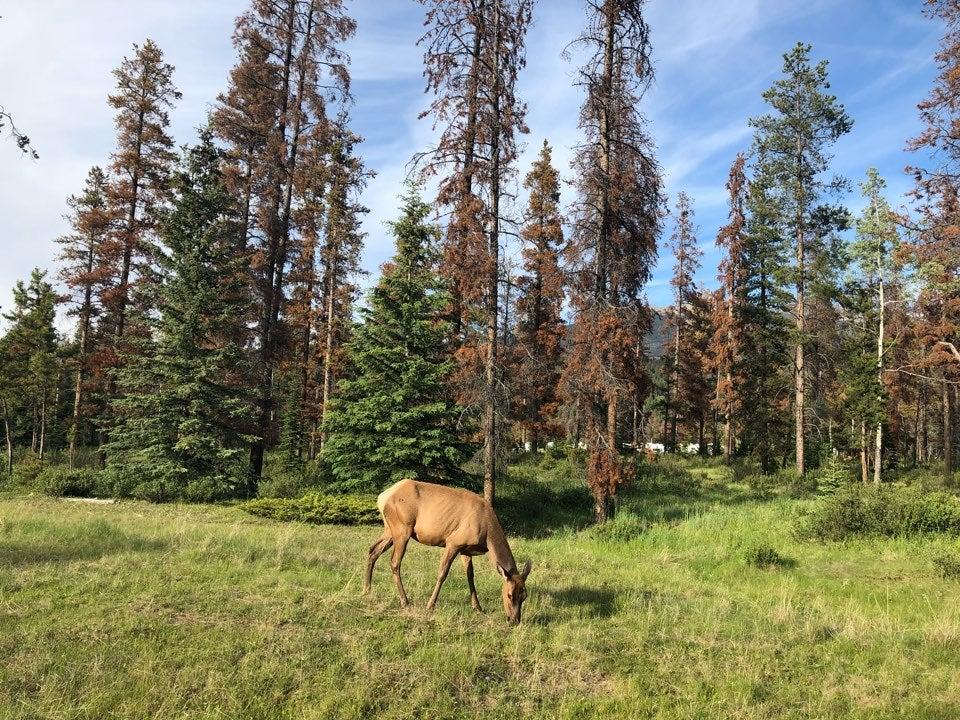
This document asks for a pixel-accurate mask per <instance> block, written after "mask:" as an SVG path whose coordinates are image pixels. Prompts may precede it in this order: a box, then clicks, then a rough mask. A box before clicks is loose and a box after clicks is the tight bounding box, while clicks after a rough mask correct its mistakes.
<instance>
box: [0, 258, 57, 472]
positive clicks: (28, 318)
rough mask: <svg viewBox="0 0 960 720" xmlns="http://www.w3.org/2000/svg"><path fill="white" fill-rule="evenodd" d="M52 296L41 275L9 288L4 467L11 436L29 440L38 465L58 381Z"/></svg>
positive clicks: (0, 377) (3, 350)
mask: <svg viewBox="0 0 960 720" xmlns="http://www.w3.org/2000/svg"><path fill="white" fill-rule="evenodd" d="M56 303H57V296H56V294H55V293H54V291H53V286H52V285H51V284H50V283H48V282H47V280H46V273H45V272H41V271H40V270H38V269H35V270H33V272H31V273H30V282H29V283H26V284H25V283H24V282H23V281H22V280H21V281H18V282H17V284H16V285H15V286H14V288H13V308H12V309H11V311H10V312H9V313H6V314H4V316H3V317H4V318H5V319H6V320H7V321H9V323H10V328H9V329H8V330H7V332H6V334H5V335H4V336H3V338H2V340H0V345H2V347H0V358H2V359H3V365H4V367H3V370H2V373H0V381H2V382H3V391H2V393H3V396H2V398H0V400H2V404H3V414H4V420H5V425H6V434H7V444H8V448H7V449H8V462H9V457H10V456H11V455H12V447H13V444H14V443H15V440H16V437H17V435H21V436H25V437H29V439H30V450H31V452H34V453H36V454H37V455H38V456H39V459H40V460H41V461H42V460H43V457H44V453H45V451H46V448H47V444H48V443H47V437H48V429H49V426H50V422H51V419H52V418H53V416H54V412H53V410H54V401H55V396H56V390H57V386H58V384H59V378H60V364H61V363H60V356H59V348H58V344H57V332H56V329H55V328H54V325H53V322H54V317H55V313H56V310H55V308H56Z"/></svg>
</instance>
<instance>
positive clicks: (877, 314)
mask: <svg viewBox="0 0 960 720" xmlns="http://www.w3.org/2000/svg"><path fill="white" fill-rule="evenodd" d="M885 187H886V183H885V182H884V180H883V178H882V177H880V174H879V173H878V172H877V171H876V169H874V168H870V169H869V170H867V178H866V180H865V182H864V183H863V184H862V185H861V189H862V190H863V196H864V199H866V200H867V206H866V207H865V208H864V210H863V214H862V215H861V217H860V220H859V222H858V223H857V240H856V242H854V243H853V244H852V245H851V248H850V249H851V253H852V256H853V259H854V260H855V261H856V263H857V265H858V266H859V270H860V279H861V280H862V282H863V283H864V285H865V286H866V289H867V291H868V294H869V295H870V296H872V297H870V302H869V305H868V307H869V310H868V312H865V313H863V314H862V315H861V318H862V322H861V323H859V324H860V325H861V326H862V327H864V328H868V329H869V330H870V331H872V333H871V334H872V335H873V338H872V340H873V343H872V344H873V345H874V347H875V351H874V353H873V354H874V355H875V367H874V373H873V375H874V378H875V380H876V383H875V385H874V388H873V392H872V393H870V397H871V398H873V399H874V401H875V404H876V405H878V408H877V412H875V413H874V415H875V416H878V419H877V420H876V421H875V422H873V423H871V428H872V429H873V434H874V464H873V468H874V470H873V481H874V482H875V483H877V484H879V483H880V473H881V469H882V465H883V463H882V460H883V418H884V416H885V415H886V413H885V412H884V411H885V409H886V408H885V407H884V405H885V392H884V387H885V385H886V381H885V378H884V375H885V373H884V358H885V355H886V354H887V351H888V349H889V348H888V346H887V333H886V321H887V305H888V304H890V301H891V299H892V297H893V296H892V294H891V292H890V290H891V286H892V285H894V283H893V280H894V277H893V276H894V274H895V272H896V264H895V257H896V254H897V252H898V250H899V245H900V238H899V235H898V233H897V226H896V217H895V216H894V214H893V210H892V209H891V208H890V205H889V204H888V203H887V201H886V199H885V198H884V197H883V190H884V188H885Z"/></svg>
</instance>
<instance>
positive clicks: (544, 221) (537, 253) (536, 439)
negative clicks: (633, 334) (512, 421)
mask: <svg viewBox="0 0 960 720" xmlns="http://www.w3.org/2000/svg"><path fill="white" fill-rule="evenodd" d="M523 185H524V187H525V188H526V189H527V190H528V192H529V193H530V195H529V199H528V201H527V212H526V223H525V224H524V226H523V229H522V231H521V237H522V239H523V241H524V243H525V245H524V248H523V270H524V274H523V275H522V276H521V277H520V278H519V279H518V281H517V285H518V286H519V291H520V295H519V297H518V298H517V305H516V312H517V326H516V343H515V344H514V346H513V348H512V350H513V353H512V354H513V356H514V358H515V361H514V363H513V366H514V373H513V374H514V378H515V379H514V382H513V390H514V397H515V400H514V403H513V404H514V407H515V408H516V411H515V414H516V416H517V418H518V421H519V424H520V427H521V428H522V430H523V433H524V439H525V441H526V442H528V443H529V444H530V447H531V449H532V450H534V451H536V450H537V449H538V448H539V446H540V438H541V436H542V435H543V434H544V433H545V432H549V431H550V430H552V429H553V428H554V427H555V424H554V423H555V417H556V413H557V410H558V408H559V404H560V399H559V383H560V374H561V372H562V370H563V350H562V342H563V336H564V333H565V331H566V326H565V325H564V322H563V318H562V316H561V313H562V311H563V301H564V292H565V286H566V281H565V278H564V274H563V270H562V269H561V267H560V255H561V253H562V252H563V225H562V222H563V220H562V218H561V215H560V207H559V204H560V176H559V174H558V173H557V170H556V168H554V167H553V162H552V158H551V151H550V145H549V144H547V141H546V140H544V141H543V147H542V148H541V150H540V156H539V157H538V158H537V160H536V161H535V162H534V163H533V168H532V169H531V170H530V173H529V174H528V175H527V177H526V179H525V180H524V183H523Z"/></svg>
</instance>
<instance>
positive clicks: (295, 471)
mask: <svg viewBox="0 0 960 720" xmlns="http://www.w3.org/2000/svg"><path fill="white" fill-rule="evenodd" d="M331 481H332V475H331V474H330V468H329V466H328V465H327V464H326V463H325V462H322V461H321V460H320V459H316V460H309V461H307V462H304V463H293V464H290V465H287V466H284V465H283V464H281V463H279V462H277V463H270V464H269V465H267V472H266V473H265V474H264V477H263V478H262V479H261V480H260V483H259V484H258V486H257V495H258V496H259V497H270V498H300V497H303V496H304V495H306V494H307V493H309V492H317V491H319V490H320V489H321V488H323V487H325V486H327V485H329V484H330V483H331Z"/></svg>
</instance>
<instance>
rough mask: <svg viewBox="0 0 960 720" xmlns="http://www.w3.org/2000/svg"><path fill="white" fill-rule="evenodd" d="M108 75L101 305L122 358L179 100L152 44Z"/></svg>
mask: <svg viewBox="0 0 960 720" xmlns="http://www.w3.org/2000/svg"><path fill="white" fill-rule="evenodd" d="M113 74H114V77H115V78H116V79H117V89H116V92H115V93H114V94H113V95H111V96H110V97H109V102H110V106H111V107H112V108H114V109H115V110H116V111H117V116H116V121H115V122H116V126H117V149H116V151H115V152H114V154H113V156H112V157H113V162H112V164H111V168H110V170H111V175H112V178H113V182H112V183H111V185H110V199H111V203H112V204H113V206H114V208H115V212H116V213H117V214H118V215H119V216H120V217H121V221H120V227H119V229H118V232H117V234H116V237H115V239H114V243H112V245H111V246H110V248H109V252H104V253H103V256H102V258H101V261H102V262H104V263H106V264H107V265H108V266H109V267H110V269H111V270H112V272H113V273H114V285H113V287H112V288H111V289H110V290H109V292H106V293H105V294H104V302H105V303H106V306H107V310H108V311H109V312H110V314H111V319H112V322H113V325H114V333H115V335H116V344H115V347H114V352H115V353H122V352H125V351H126V349H125V348H124V347H123V346H122V343H123V340H124V338H125V337H126V335H127V334H128V327H127V324H128V323H127V321H128V317H127V315H128V311H129V307H130V304H131V303H132V302H135V301H137V298H136V297H135V295H136V294H137V293H136V292H135V288H134V286H135V284H137V283H140V282H149V281H150V279H151V276H152V274H153V268H152V264H153V256H154V254H155V252H156V250H155V247H154V246H155V242H156V237H155V232H156V227H157V223H158V220H159V211H160V210H161V208H162V207H163V205H164V204H165V203H166V202H167V200H168V199H169V184H168V178H169V173H170V170H171V168H172V166H173V164H174V162H175V160H176V155H175V153H174V151H173V138H171V137H170V134H169V132H168V127H169V125H170V115H169V111H170V109H171V108H172V107H173V105H174V102H175V101H176V100H179V99H180V97H181V95H180V92H179V91H178V90H177V89H176V87H175V86H174V85H173V66H172V65H170V64H169V63H167V62H165V60H164V57H163V52H162V51H161V50H160V48H159V47H157V45H156V44H155V43H154V42H153V41H152V40H147V41H146V42H145V43H144V44H143V45H134V46H133V57H129V58H124V59H123V62H122V63H121V64H120V67H118V68H117V69H116V70H114V73H113ZM105 250H107V248H105ZM138 309H141V310H142V308H138Z"/></svg>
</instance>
